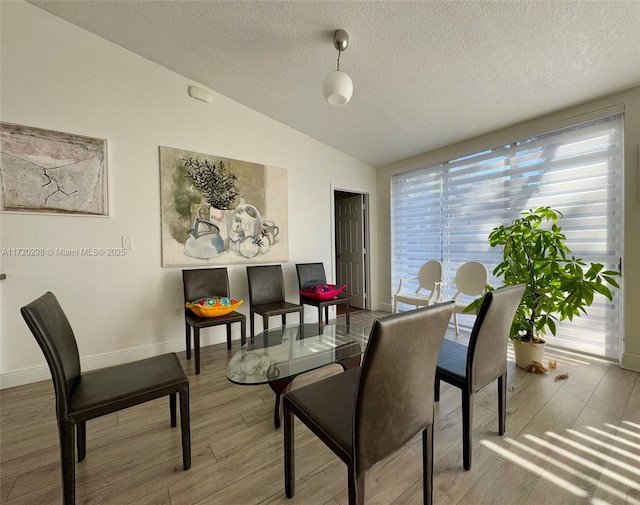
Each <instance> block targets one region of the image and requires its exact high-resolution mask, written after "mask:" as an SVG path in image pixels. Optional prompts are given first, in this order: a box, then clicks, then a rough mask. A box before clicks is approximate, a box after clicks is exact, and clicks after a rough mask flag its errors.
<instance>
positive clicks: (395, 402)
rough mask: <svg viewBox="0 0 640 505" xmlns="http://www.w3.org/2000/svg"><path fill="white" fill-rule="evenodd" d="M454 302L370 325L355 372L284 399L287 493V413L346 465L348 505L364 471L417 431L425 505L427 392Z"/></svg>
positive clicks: (428, 484) (290, 476) (429, 470)
mask: <svg viewBox="0 0 640 505" xmlns="http://www.w3.org/2000/svg"><path fill="white" fill-rule="evenodd" d="M453 305H454V302H447V303H442V304H437V305H431V306H429V307H426V308H420V309H416V310H412V311H408V312H403V313H400V314H392V315H390V316H387V317H384V318H382V319H379V320H377V321H375V322H374V324H373V327H372V329H371V334H370V337H369V342H368V344H367V349H366V351H365V354H364V358H363V361H362V367H360V368H353V369H350V370H347V371H346V372H343V373H339V374H336V375H332V376H330V377H328V378H326V379H323V380H321V381H318V382H315V383H313V384H310V385H308V386H305V387H302V388H300V389H297V390H295V391H292V392H289V393H286V394H285V395H284V401H283V408H284V479H285V493H286V495H287V497H289V498H291V497H293V495H294V493H295V464H294V462H295V461H294V460H295V454H294V416H296V417H298V419H300V421H302V423H304V424H305V425H306V426H307V427H308V428H309V429H310V430H311V431H312V432H313V433H314V434H315V435H316V436H318V438H320V440H322V442H324V443H325V444H326V445H327V446H328V447H329V448H330V449H331V450H332V451H333V452H334V453H335V454H336V455H337V456H338V457H339V458H340V459H341V460H342V461H343V462H344V463H346V465H347V482H348V487H347V491H348V498H349V505H363V504H364V494H365V486H364V484H365V474H366V472H367V471H368V470H369V469H370V468H371V467H372V466H373V465H374V464H375V463H377V462H378V461H381V460H382V459H384V458H386V457H387V456H389V455H391V454H392V453H393V452H395V451H396V450H398V449H400V448H401V447H403V446H404V445H406V444H407V443H408V442H409V441H410V440H411V439H413V438H414V436H415V435H417V434H418V433H422V451H423V452H422V457H423V493H424V503H425V504H431V503H432V501H433V400H434V397H433V390H432V389H431V388H432V387H433V385H434V381H435V368H436V361H437V357H438V352H439V350H440V345H441V344H442V340H443V338H444V335H445V332H446V330H447V325H448V323H449V319H450V318H451V315H452V314H453Z"/></svg>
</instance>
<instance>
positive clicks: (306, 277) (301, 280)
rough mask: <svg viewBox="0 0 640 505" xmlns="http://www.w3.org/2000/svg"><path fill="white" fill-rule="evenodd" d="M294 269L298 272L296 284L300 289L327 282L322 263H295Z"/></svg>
mask: <svg viewBox="0 0 640 505" xmlns="http://www.w3.org/2000/svg"><path fill="white" fill-rule="evenodd" d="M296 271H297V272H298V285H299V286H300V290H301V291H302V290H305V289H307V288H313V287H315V286H318V285H319V284H326V283H327V276H326V274H325V272H324V264H322V263H296Z"/></svg>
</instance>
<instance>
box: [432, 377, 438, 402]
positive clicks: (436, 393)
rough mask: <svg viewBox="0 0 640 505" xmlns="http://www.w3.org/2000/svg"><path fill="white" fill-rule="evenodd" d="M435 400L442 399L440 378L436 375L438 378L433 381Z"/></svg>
mask: <svg viewBox="0 0 640 505" xmlns="http://www.w3.org/2000/svg"><path fill="white" fill-rule="evenodd" d="M433 401H434V402H439V401H440V378H439V377H438V376H437V375H436V380H435V382H434V383H433Z"/></svg>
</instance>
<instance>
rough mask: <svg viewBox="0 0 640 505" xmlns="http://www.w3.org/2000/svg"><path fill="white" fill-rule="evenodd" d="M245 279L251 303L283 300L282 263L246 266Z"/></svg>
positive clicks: (257, 303)
mask: <svg viewBox="0 0 640 505" xmlns="http://www.w3.org/2000/svg"><path fill="white" fill-rule="evenodd" d="M247 279H248V281H249V303H250V304H251V305H259V304H262V303H273V302H283V301H284V277H283V275H282V265H259V266H250V267H247Z"/></svg>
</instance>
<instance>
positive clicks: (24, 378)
mask: <svg viewBox="0 0 640 505" xmlns="http://www.w3.org/2000/svg"><path fill="white" fill-rule="evenodd" d="M222 340H224V339H221V342H222ZM225 341H226V340H225ZM213 343H214V342H212V344H213ZM184 345H185V344H184V341H182V340H172V341H170V342H162V343H158V344H152V345H146V346H141V347H136V348H133V349H126V350H122V351H116V352H110V353H104V354H96V355H94V356H87V357H84V358H81V359H80V365H81V367H82V370H83V371H85V372H88V371H90V370H95V369H97V368H104V367H107V366H113V365H119V364H121V363H128V362H130V361H136V360H139V359H144V358H150V357H152V356H158V355H160V354H165V353H168V352H180V351H184ZM207 345H210V344H207ZM43 380H51V373H50V372H49V367H48V366H47V365H42V366H36V367H31V368H25V369H22V370H16V371H15V372H7V373H3V374H1V375H0V389H7V388H12V387H16V386H23V385H25V384H31V383H33V382H39V381H43Z"/></svg>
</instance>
